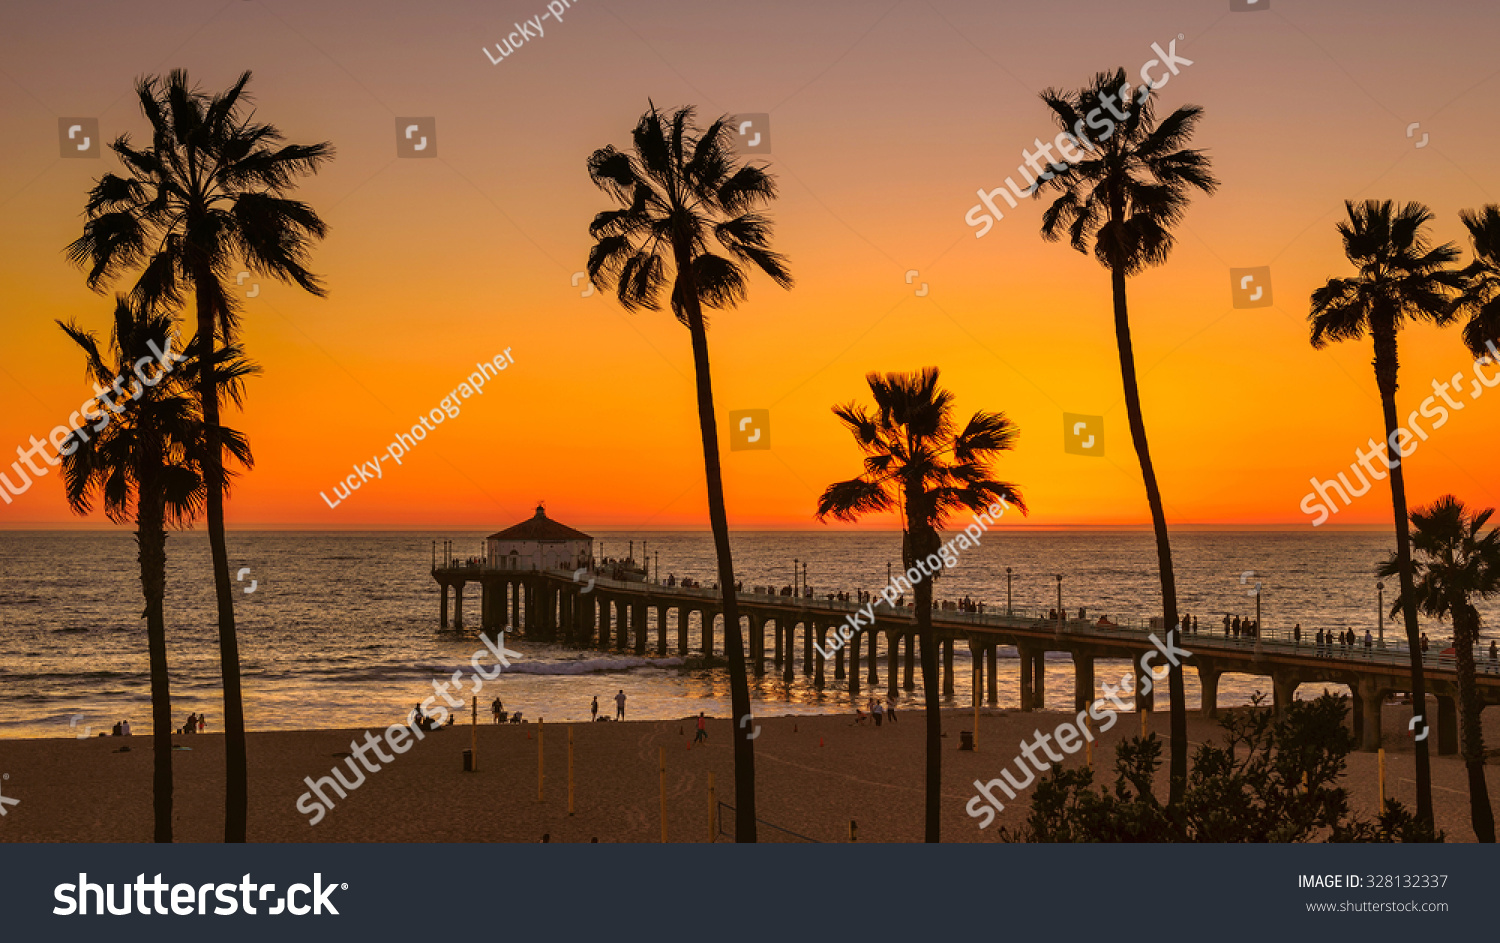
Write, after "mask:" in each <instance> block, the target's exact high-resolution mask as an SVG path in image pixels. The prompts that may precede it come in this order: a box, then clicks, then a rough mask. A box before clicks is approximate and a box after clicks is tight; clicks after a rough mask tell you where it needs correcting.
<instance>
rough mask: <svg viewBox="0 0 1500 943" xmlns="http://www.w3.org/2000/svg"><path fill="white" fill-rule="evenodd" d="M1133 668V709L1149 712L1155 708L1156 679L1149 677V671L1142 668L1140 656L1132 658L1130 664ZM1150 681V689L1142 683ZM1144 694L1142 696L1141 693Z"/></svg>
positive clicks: (1146, 668) (1147, 668)
mask: <svg viewBox="0 0 1500 943" xmlns="http://www.w3.org/2000/svg"><path fill="white" fill-rule="evenodd" d="M1131 663H1132V664H1133V665H1134V667H1135V672H1136V676H1135V709H1136V710H1137V711H1149V710H1152V709H1153V708H1154V707H1155V706H1156V679H1155V678H1152V677H1151V669H1150V668H1149V667H1142V666H1141V662H1140V656H1139V655H1136V656H1133V661H1132V662H1131ZM1147 678H1150V679H1151V687H1149V688H1147V687H1146V686H1145V684H1143V683H1142V682H1143V681H1144V680H1145V679H1147ZM1143 691H1144V692H1145V693H1144V694H1143V693H1141V692H1143Z"/></svg>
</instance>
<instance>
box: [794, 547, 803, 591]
mask: <svg viewBox="0 0 1500 943" xmlns="http://www.w3.org/2000/svg"><path fill="white" fill-rule="evenodd" d="M801 564H802V561H801V560H798V559H797V558H796V557H792V598H793V599H796V598H797V597H799V596H801V595H802V593H801V592H800V591H799V590H798V589H797V567H799V566H800V565H801Z"/></svg>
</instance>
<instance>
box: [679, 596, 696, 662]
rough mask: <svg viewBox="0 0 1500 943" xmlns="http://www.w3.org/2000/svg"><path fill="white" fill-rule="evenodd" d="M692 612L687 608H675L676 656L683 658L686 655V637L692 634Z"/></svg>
mask: <svg viewBox="0 0 1500 943" xmlns="http://www.w3.org/2000/svg"><path fill="white" fill-rule="evenodd" d="M692 624H693V610H691V609H689V608H688V607H687V606H678V607H677V654H679V655H681V656H682V657H683V658H686V657H687V653H688V637H689V636H690V635H691V634H692Z"/></svg>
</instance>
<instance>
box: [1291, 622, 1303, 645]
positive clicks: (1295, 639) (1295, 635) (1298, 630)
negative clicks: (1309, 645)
mask: <svg viewBox="0 0 1500 943" xmlns="http://www.w3.org/2000/svg"><path fill="white" fill-rule="evenodd" d="M1292 644H1293V645H1301V644H1302V623H1300V622H1298V623H1297V624H1296V625H1294V626H1292Z"/></svg>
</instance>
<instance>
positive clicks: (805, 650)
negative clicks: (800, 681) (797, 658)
mask: <svg viewBox="0 0 1500 943" xmlns="http://www.w3.org/2000/svg"><path fill="white" fill-rule="evenodd" d="M812 673H813V622H812V620H811V619H804V620H802V677H804V678H806V677H808V676H810V675H811V674H812Z"/></svg>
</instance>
